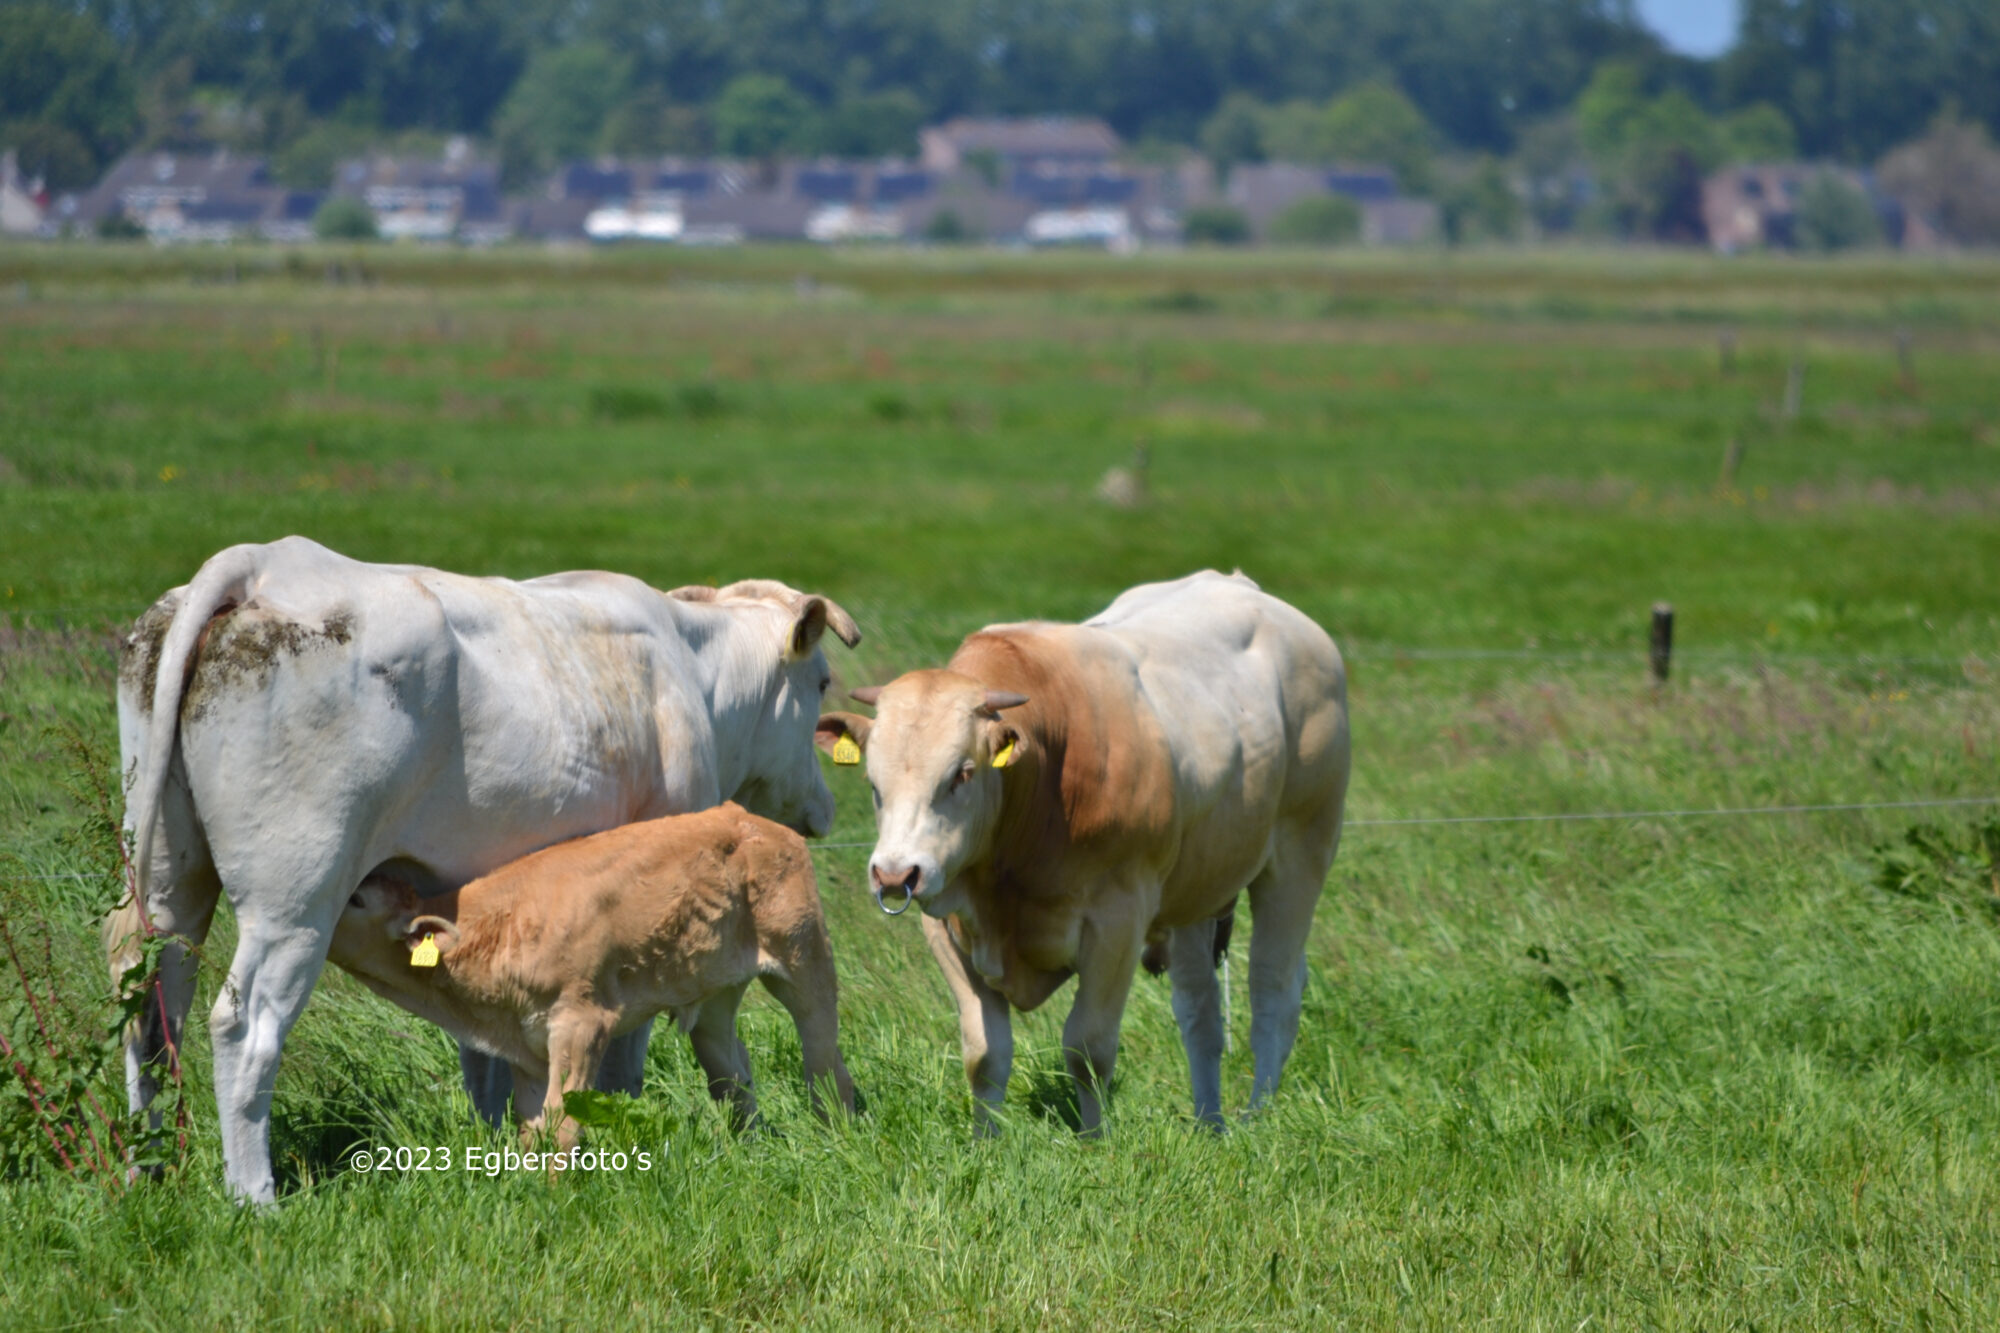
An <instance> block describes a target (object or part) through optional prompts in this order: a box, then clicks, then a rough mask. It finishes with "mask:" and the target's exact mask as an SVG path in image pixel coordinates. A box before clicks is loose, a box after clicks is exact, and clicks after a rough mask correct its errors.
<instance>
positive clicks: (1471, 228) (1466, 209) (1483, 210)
mask: <svg viewBox="0 0 2000 1333" xmlns="http://www.w3.org/2000/svg"><path fill="white" fill-rule="evenodd" d="M1442 203H1443V208H1442V210H1441V211H1442V212H1443V214H1444V218H1443V221H1444V235H1445V239H1446V240H1447V241H1449V242H1450V243H1451V244H1453V245H1464V244H1466V243H1467V242H1470V241H1511V240H1514V239H1516V238H1517V237H1519V236H1520V234H1521V200H1520V197H1519V196H1518V195H1516V194H1515V193H1514V187H1513V186H1512V185H1511V184H1510V183H1509V182H1508V180H1507V173H1506V171H1505V170H1504V169H1503V168H1502V167H1501V165H1500V163H1499V162H1498V160H1496V159H1494V158H1491V157H1488V158H1483V159H1482V160H1481V161H1480V163H1479V166H1478V168H1477V169H1476V170H1475V171H1474V172H1473V173H1472V174H1471V175H1470V176H1467V177H1465V178H1463V179H1461V180H1459V181H1457V182H1455V183H1453V184H1452V185H1451V186H1450V187H1449V188H1448V189H1446V190H1445V192H1444V199H1443V201H1442Z"/></svg>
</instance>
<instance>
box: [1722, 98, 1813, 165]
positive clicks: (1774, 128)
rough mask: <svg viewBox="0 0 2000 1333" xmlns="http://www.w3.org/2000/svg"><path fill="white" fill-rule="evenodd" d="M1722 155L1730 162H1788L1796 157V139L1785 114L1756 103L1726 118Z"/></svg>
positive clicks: (1769, 105) (1797, 141)
mask: <svg viewBox="0 0 2000 1333" xmlns="http://www.w3.org/2000/svg"><path fill="white" fill-rule="evenodd" d="M1720 129H1721V132H1722V152H1723V156H1724V158H1726V159H1727V160H1728V161H1730V162H1789V161H1791V160H1792V159H1793V158H1795V157H1797V156H1798V155H1799V136H1798V134H1797V133H1796V132H1795V131H1794V130H1793V129H1792V122H1791V119H1790V118H1789V117H1787V116H1786V115H1785V113H1784V112H1782V111H1780V110H1778V108H1776V107H1774V106H1772V105H1771V104H1770V103H1769V102H1758V103H1756V104H1754V105H1752V106H1746V107H1744V108H1743V109H1742V110H1740V111H1733V112H1731V113H1730V114H1729V115H1727V116H1725V117H1724V118H1723V120H1722V124H1721V126H1720Z"/></svg>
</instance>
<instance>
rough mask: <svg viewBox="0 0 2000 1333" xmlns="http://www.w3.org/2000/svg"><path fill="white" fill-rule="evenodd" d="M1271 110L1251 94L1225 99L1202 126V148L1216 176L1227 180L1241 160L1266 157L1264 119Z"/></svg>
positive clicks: (1259, 159)
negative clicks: (1230, 170) (1230, 171)
mask: <svg viewBox="0 0 2000 1333" xmlns="http://www.w3.org/2000/svg"><path fill="white" fill-rule="evenodd" d="M1269 115H1270V111H1269V110H1268V109H1267V108H1266V107H1265V106H1264V104H1263V103H1261V102H1259V101H1258V100H1257V99H1256V98H1254V97H1252V96H1250V95H1249V94H1248V93H1231V94H1230V95H1229V96H1227V97H1225V98H1223V99H1222V105H1221V106H1218V107H1217V108H1216V109H1215V114H1214V115H1212V116H1210V117H1209V118H1208V120H1207V121H1206V122H1205V123H1204V124H1203V125H1202V127H1201V151H1202V152H1203V153H1204V154H1205V155H1206V156H1207V158H1208V160H1209V162H1210V164H1211V165H1212V166H1214V168H1215V175H1216V179H1218V180H1223V179H1227V177H1228V175H1229V169H1230V168H1231V167H1233V166H1235V165H1236V164H1237V163H1239V162H1262V161H1263V160H1264V156H1265V154H1264V121H1265V119H1266V117H1268V116H1269Z"/></svg>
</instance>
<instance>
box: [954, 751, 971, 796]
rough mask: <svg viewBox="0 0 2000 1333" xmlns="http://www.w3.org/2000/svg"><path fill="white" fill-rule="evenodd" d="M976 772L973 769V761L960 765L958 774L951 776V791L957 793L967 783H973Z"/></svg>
mask: <svg viewBox="0 0 2000 1333" xmlns="http://www.w3.org/2000/svg"><path fill="white" fill-rule="evenodd" d="M974 771H975V770H974V768H973V765H972V761H971V760H970V759H968V760H966V761H965V762H964V763H962V764H960V765H959V766H958V772H956V773H954V774H952V775H951V789H952V790H953V791H957V790H958V789H959V788H960V787H963V786H964V785H965V784H966V783H968V782H970V781H972V774H973V772H974Z"/></svg>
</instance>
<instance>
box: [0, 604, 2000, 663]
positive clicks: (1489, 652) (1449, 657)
mask: <svg viewBox="0 0 2000 1333" xmlns="http://www.w3.org/2000/svg"><path fill="white" fill-rule="evenodd" d="M143 609H144V608H138V609H135V608H133V607H131V606H129V605H126V604H124V603H116V604H106V605H102V606H42V607H16V606H11V605H8V604H7V603H6V602H4V601H0V621H18V622H26V621H32V620H36V619H50V620H60V621H71V622H79V623H71V624H69V625H67V626H65V628H70V629H85V628H96V627H97V626H98V625H100V624H103V623H104V622H106V621H107V620H117V621H121V622H123V621H130V620H132V619H134V618H136V617H137V615H138V614H139V610H143ZM93 617H94V618H95V620H94V621H91V623H89V624H85V623H80V622H82V621H87V620H91V618H93ZM925 628H926V629H928V630H929V631H931V632H933V633H935V634H937V635H939V636H941V637H944V638H951V637H955V636H958V635H960V634H961V632H962V627H959V626H947V625H929V626H925ZM975 628H976V627H975ZM1341 656H1342V657H1343V658H1345V660H1346V661H1347V662H1348V664H1349V665H1351V666H1368V667H1376V666H1404V665H1417V664H1451V663H1480V662H1570V663H1576V664H1579V665H1586V666H1588V665H1606V666H1644V665H1646V663H1647V660H1648V658H1647V649H1646V647H1645V646H1644V645H1635V646H1633V647H1630V648H1539V647H1536V648H1484V647H1458V646H1445V647H1428V646H1422V645H1409V644H1396V643H1369V642H1365V641H1363V642H1355V641H1352V640H1350V641H1347V642H1345V643H1343V644H1342V646H1341ZM1673 661H1674V663H1675V664H1676V665H1688V666H1746V667H1756V666H1765V665H1797V666H1817V667H1826V668H1830V669H1836V670H1842V669H1845V670H1861V671H1886V670H1891V669H1907V668H1926V669H1942V670H1954V671H1961V672H1967V671H1974V672H1985V671H2000V650H1980V651H1967V652H1963V653H1959V654H1957V655H1952V654H1945V653H1935V654H1922V653H1916V654H1910V653H1867V652H1860V653H1812V652H1791V651H1784V650H1777V649H1773V650H1770V651H1764V650H1761V649H1743V648H1683V647H1679V646H1676V647H1675V649H1674V652H1673Z"/></svg>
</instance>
